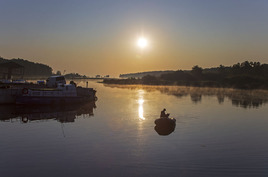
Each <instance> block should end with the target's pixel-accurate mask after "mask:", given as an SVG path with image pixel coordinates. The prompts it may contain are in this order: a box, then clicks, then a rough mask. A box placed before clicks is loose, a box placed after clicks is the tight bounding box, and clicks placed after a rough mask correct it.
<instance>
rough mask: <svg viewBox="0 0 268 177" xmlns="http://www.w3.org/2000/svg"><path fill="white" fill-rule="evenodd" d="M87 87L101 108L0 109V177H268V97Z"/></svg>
mask: <svg viewBox="0 0 268 177" xmlns="http://www.w3.org/2000/svg"><path fill="white" fill-rule="evenodd" d="M77 82H78V85H81V86H85V81H77ZM89 85H90V86H91V87H94V88H96V89H97V96H98V101H97V102H96V103H95V104H94V103H88V104H86V105H70V106H67V107H61V106H59V107H34V108H29V107H18V106H5V105H2V106H0V119H1V120H0V141H1V146H0V176H3V177H17V176H65V177H69V176H70V177H71V176H72V177H73V176H235V177H237V176H243V177H244V176H268V150H267V149H268V142H267V139H268V128H267V127H268V118H267V114H268V109H267V108H268V106H267V102H268V92H267V91H254V92H252V91H240V90H232V89H208V88H203V89H201V88H191V87H175V86H174V87H172V86H169V87H157V86H151V87H150V86H144V87H141V86H115V85H103V84H99V83H96V82H93V81H90V82H89ZM163 108H166V109H167V112H169V113H170V116H171V117H174V118H176V119H177V123H176V127H175V130H174V132H172V133H170V134H169V135H167V136H160V135H159V134H158V132H156V131H155V129H154V127H155V124H154V120H155V119H157V118H159V114H160V111H161V110H162V109H163Z"/></svg>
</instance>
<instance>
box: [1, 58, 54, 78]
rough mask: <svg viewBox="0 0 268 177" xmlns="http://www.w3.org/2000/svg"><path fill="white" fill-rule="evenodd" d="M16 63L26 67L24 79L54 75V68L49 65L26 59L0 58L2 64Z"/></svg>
mask: <svg viewBox="0 0 268 177" xmlns="http://www.w3.org/2000/svg"><path fill="white" fill-rule="evenodd" d="M10 61H12V62H15V63H17V64H19V65H21V66H24V77H25V78H31V77H36V78H38V77H48V76H51V75H52V68H51V67H50V66H48V65H45V64H41V63H34V62H30V61H28V60H24V59H20V58H18V59H10V60H9V59H4V58H2V57H0V64H1V63H5V62H10Z"/></svg>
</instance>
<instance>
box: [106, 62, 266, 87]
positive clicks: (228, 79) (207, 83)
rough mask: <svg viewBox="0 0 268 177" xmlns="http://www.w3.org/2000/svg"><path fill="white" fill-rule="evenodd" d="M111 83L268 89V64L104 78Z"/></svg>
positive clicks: (198, 68)
mask: <svg viewBox="0 0 268 177" xmlns="http://www.w3.org/2000/svg"><path fill="white" fill-rule="evenodd" d="M103 82H104V83H107V84H146V85H185V86H199V87H231V88H240V89H268V64H261V63H260V62H249V61H245V62H243V63H237V64H234V65H233V66H227V67H226V66H223V65H220V66H219V67H216V68H207V69H203V68H201V67H199V66H194V67H193V68H192V70H190V71H182V70H177V71H174V72H171V73H167V74H162V75H160V76H159V77H156V76H152V75H146V76H144V77H142V78H141V79H136V78H129V79H121V80H120V79H117V80H116V79H113V80H111V79H104V81H103Z"/></svg>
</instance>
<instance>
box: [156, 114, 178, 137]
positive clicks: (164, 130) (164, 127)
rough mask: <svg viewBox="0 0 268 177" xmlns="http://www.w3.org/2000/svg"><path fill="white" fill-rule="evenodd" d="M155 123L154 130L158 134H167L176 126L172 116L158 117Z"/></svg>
mask: <svg viewBox="0 0 268 177" xmlns="http://www.w3.org/2000/svg"><path fill="white" fill-rule="evenodd" d="M154 123H155V125H156V126H155V127H154V129H155V131H156V132H157V133H158V134H159V135H169V134H170V133H172V132H173V131H174V130H175V127H176V119H174V118H166V117H165V118H164V117H163V118H159V119H156V120H155V121H154Z"/></svg>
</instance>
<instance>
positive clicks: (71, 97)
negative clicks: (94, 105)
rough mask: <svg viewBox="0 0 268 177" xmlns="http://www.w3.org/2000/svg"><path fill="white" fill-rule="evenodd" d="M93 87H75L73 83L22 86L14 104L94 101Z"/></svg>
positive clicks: (94, 92)
mask: <svg viewBox="0 0 268 177" xmlns="http://www.w3.org/2000/svg"><path fill="white" fill-rule="evenodd" d="M95 94H96V91H95V90H94V89H93V88H82V87H76V86H75V85H74V84H58V85H57V87H56V88H32V89H28V88H24V89H22V95H21V96H18V97H17V98H16V104H60V105H62V104H70V103H72V104H73V103H81V102H86V101H96V99H97V97H96V95H95Z"/></svg>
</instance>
